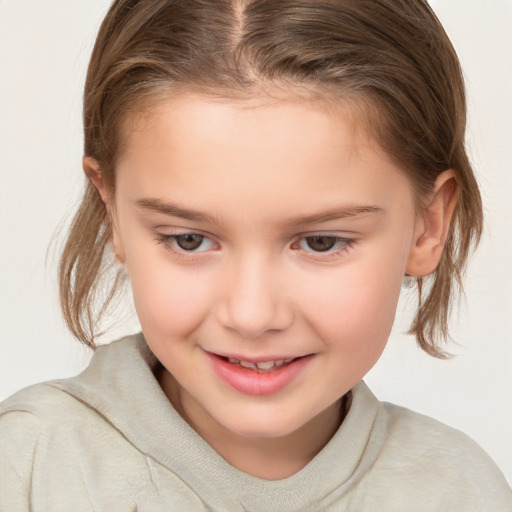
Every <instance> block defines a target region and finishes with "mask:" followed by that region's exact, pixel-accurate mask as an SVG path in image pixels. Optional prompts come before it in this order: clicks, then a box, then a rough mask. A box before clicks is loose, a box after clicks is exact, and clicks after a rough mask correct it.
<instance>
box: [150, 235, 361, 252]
mask: <svg viewBox="0 0 512 512" xmlns="http://www.w3.org/2000/svg"><path fill="white" fill-rule="evenodd" d="M187 235H189V236H190V235H196V236H200V237H201V244H202V243H203V241H204V240H209V241H210V242H211V243H212V244H215V242H212V241H211V240H210V239H209V238H208V237H207V236H206V235H203V234H201V233H195V232H193V231H187V232H183V233H177V234H174V235H167V234H163V233H157V236H156V241H157V242H158V243H159V244H161V245H163V246H164V248H165V249H166V250H168V251H172V252H173V253H174V254H176V255H177V256H179V257H182V258H189V259H190V258H196V257H197V255H198V254H202V253H203V252H205V251H197V250H191V251H187V250H186V249H183V248H181V247H179V246H177V240H178V239H179V238H180V237H184V236H187ZM308 238H309V239H311V238H327V239H330V241H332V242H333V244H334V246H336V249H333V248H330V249H327V250H325V251H315V250H310V251H307V250H304V249H303V250H304V251H305V252H307V253H310V254H313V255H316V256H315V257H313V258H312V259H328V258H333V257H336V256H339V255H341V254H342V253H347V252H349V251H350V249H352V248H353V246H354V245H355V243H356V240H355V239H352V238H343V237H341V236H338V235H330V234H324V233H319V234H312V235H307V236H302V237H300V239H299V241H298V242H294V243H293V244H292V249H296V248H298V246H299V244H300V241H302V240H307V239H308ZM216 245H217V246H218V244H216ZM308 257H311V256H308Z"/></svg>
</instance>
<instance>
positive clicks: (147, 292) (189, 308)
mask: <svg viewBox="0 0 512 512" xmlns="http://www.w3.org/2000/svg"><path fill="white" fill-rule="evenodd" d="M147 261H149V260H146V262H147ZM128 270H129V274H130V281H131V286H132V291H133V298H134V303H135V308H136V310H137V315H138V317H139V320H140V323H141V326H142V329H143V330H144V332H145V333H146V335H147V336H152V335H163V334H165V335H166V337H169V336H171V335H176V334H180V335H185V334H188V333H190V332H192V331H194V329H196V328H197V326H198V325H199V324H200V323H201V321H202V320H203V319H204V317H205V316H206V315H207V314H208V311H209V309H210V302H211V298H210V293H211V292H209V290H211V289H212V287H211V286H209V283H208V279H200V278H199V279H198V276H197V275H196V274H197V272H196V273H194V272H193V271H189V272H187V271H182V270H178V269H177V268H176V267H175V266H173V265H172V264H170V263H169V262H164V263H158V260H157V259H156V258H153V260H152V263H151V264H147V263H144V261H137V260H133V259H132V260H131V261H130V262H129V266H128Z"/></svg>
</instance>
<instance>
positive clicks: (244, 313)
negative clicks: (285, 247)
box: [218, 258, 294, 339]
mask: <svg viewBox="0 0 512 512" xmlns="http://www.w3.org/2000/svg"><path fill="white" fill-rule="evenodd" d="M230 266H231V268H230V270H231V272H229V278H228V279H227V280H226V281H225V282H224V283H223V284H222V285H221V286H222V290H223V294H222V300H221V302H220V304H219V309H218V311H219V319H220V322H221V323H222V325H223V326H224V327H225V328H228V329H231V330H234V331H236V332H237V333H238V334H239V335H240V336H241V337H243V338H248V339H257V338H259V337H260V336H262V335H263V334H265V333H268V332H270V331H274V332H277V331H282V330H285V329H287V328H288V327H289V326H290V325H291V324H292V323H293V320H294V309H293V305H292V303H291V301H290V300H289V298H288V294H287V289H286V285H285V283H284V282H283V281H282V280H281V279H279V277H278V271H277V269H276V268H274V267H273V265H272V264H271V263H269V262H264V261H261V259H258V260H257V259H256V258H252V259H251V260H249V259H247V260H246V261H244V262H241V263H240V264H236V265H235V264H232V265H230Z"/></svg>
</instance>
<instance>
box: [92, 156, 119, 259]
mask: <svg viewBox="0 0 512 512" xmlns="http://www.w3.org/2000/svg"><path fill="white" fill-rule="evenodd" d="M82 167H83V169H84V172H85V175H86V176H87V178H89V179H90V180H91V183H92V184H93V185H94V186H95V187H96V190H97V191H98V193H99V194H100V197H101V200H102V201H103V204H104V205H105V208H106V210H107V216H108V219H109V221H110V224H111V226H112V248H113V250H114V255H115V257H116V260H117V261H118V263H120V264H121V265H124V264H125V263H126V258H125V255H124V250H123V246H122V244H121V239H120V237H119V232H118V228H117V222H115V216H114V215H113V213H114V212H113V208H112V199H111V196H110V194H109V192H108V190H107V187H106V184H105V181H104V179H103V175H102V173H101V169H100V165H99V163H98V162H97V160H95V159H94V158H92V157H90V156H84V157H83V160H82Z"/></svg>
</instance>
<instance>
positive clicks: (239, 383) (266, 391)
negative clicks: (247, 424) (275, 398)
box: [207, 353, 313, 395]
mask: <svg viewBox="0 0 512 512" xmlns="http://www.w3.org/2000/svg"><path fill="white" fill-rule="evenodd" d="M207 355H208V357H209V358H210V361H211V362H212V365H213V369H214V370H215V372H216V373H217V375H218V376H219V377H220V378H221V379H222V380H223V381H224V382H226V383H227V384H229V385H230V386H231V387H232V388H234V389H236V390H237V391H240V392H241V393H245V394H247V395H271V394H273V393H277V392H278V391H281V390H282V389H284V388H285V387H286V386H288V384H290V383H291V382H292V381H293V380H294V379H295V378H296V377H297V376H298V375H299V373H300V372H301V371H302V370H303V369H304V368H305V367H306V365H307V364H308V363H309V361H311V359H312V357H313V356H312V355H310V356H305V357H300V358H299V359H296V360H295V361H292V362H291V363H288V364H285V365H283V366H281V367H280V368H278V369H277V370H274V371H271V372H268V373H258V372H257V371H254V370H250V369H248V368H243V367H242V366H240V365H238V364H233V363H229V362H228V361H226V360H225V359H223V358H221V357H219V356H216V355H214V354H211V353H207Z"/></svg>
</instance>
